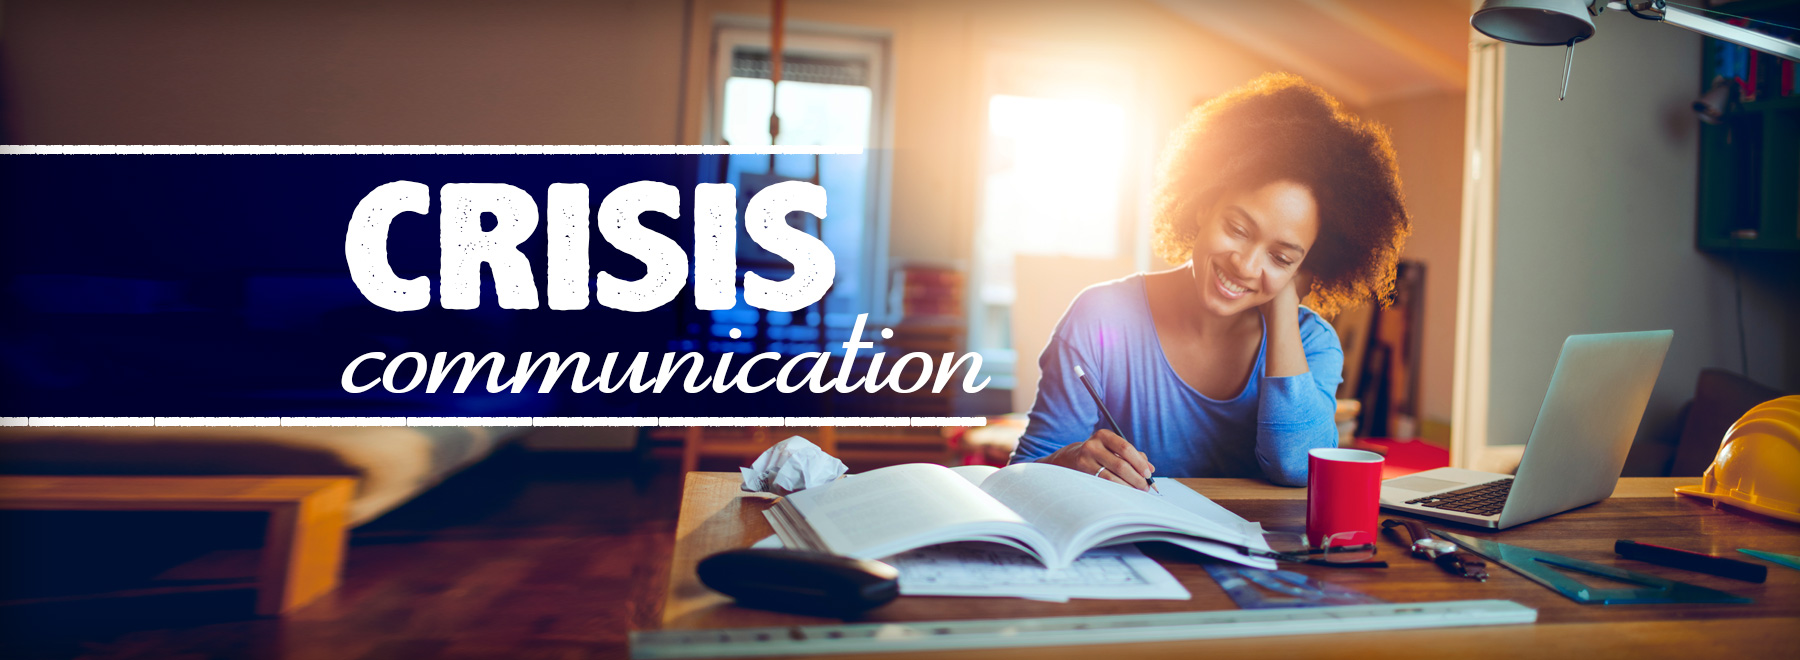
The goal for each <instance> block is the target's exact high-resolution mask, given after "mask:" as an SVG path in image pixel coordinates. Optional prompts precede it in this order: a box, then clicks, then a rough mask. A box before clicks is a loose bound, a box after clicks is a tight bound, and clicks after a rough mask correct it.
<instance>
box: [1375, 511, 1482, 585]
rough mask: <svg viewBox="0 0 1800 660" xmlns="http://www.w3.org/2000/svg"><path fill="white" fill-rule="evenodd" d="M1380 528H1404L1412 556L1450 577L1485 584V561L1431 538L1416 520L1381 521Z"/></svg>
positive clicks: (1429, 533)
mask: <svg viewBox="0 0 1800 660" xmlns="http://www.w3.org/2000/svg"><path fill="white" fill-rule="evenodd" d="M1381 527H1382V529H1393V528H1395V527H1405V528H1406V535H1407V536H1410V537H1412V555H1413V556H1414V557H1418V558H1420V559H1425V560H1429V561H1431V562H1432V563H1435V564H1437V565H1438V566H1441V567H1443V569H1444V570H1446V571H1449V572H1450V574H1451V575H1455V576H1459V577H1466V578H1469V579H1471V580H1477V581H1480V582H1486V581H1487V579H1488V572H1487V562H1486V561H1484V560H1482V558H1481V557H1480V556H1479V555H1476V554H1474V553H1472V552H1464V551H1462V550H1458V549H1456V544H1454V543H1451V542H1449V541H1445V540H1443V539H1439V538H1434V537H1432V536H1431V532H1429V531H1426V530H1425V523H1422V522H1419V521H1417V520H1395V519H1393V518H1389V519H1387V520H1383V521H1381Z"/></svg>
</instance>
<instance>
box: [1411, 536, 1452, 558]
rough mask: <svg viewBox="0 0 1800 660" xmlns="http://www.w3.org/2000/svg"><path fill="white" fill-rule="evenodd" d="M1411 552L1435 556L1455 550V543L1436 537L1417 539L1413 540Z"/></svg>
mask: <svg viewBox="0 0 1800 660" xmlns="http://www.w3.org/2000/svg"><path fill="white" fill-rule="evenodd" d="M1413 552H1414V553H1418V554H1423V555H1427V556H1430V557H1436V556H1438V555H1447V554H1450V553H1452V552H1456V544H1454V543H1451V542H1449V541H1440V540H1438V539H1419V540H1417V541H1413Z"/></svg>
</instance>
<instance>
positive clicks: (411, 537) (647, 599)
mask: <svg viewBox="0 0 1800 660" xmlns="http://www.w3.org/2000/svg"><path fill="white" fill-rule="evenodd" d="M727 467H729V466H727ZM679 496H680V477H679V475H677V474H676V469H675V465H674V463H661V462H657V463H645V464H638V463H634V462H633V461H632V459H630V458H628V457H623V456H609V455H591V454H563V453H558V454H532V453H528V452H523V451H516V450H515V451H507V452H502V453H501V454H499V455H496V456H494V457H493V458H491V459H489V460H487V461H485V462H483V463H481V464H478V465H476V466H474V467H472V468H470V469H469V470H467V471H465V472H463V473H462V474H459V475H457V476H455V477H453V478H451V479H450V480H449V481H447V482H445V483H444V484H443V485H441V486H439V487H438V488H436V489H433V490H432V491H430V492H427V493H426V494H424V495H423V496H421V497H420V498H419V499H417V500H415V501H413V502H411V503H409V504H407V505H405V506H404V507H401V508H400V509H398V510H396V511H394V512H393V513H390V514H388V515H387V516H385V517H383V518H381V519H379V520H377V521H375V522H372V523H370V524H368V525H365V526H363V527H361V528H358V529H356V530H354V531H353V532H352V534H351V540H350V549H349V552H348V554H347V559H346V562H345V570H344V581H343V586H342V587H341V588H339V589H338V591H337V592H336V593H334V594H330V595H327V596H326V597H325V598H324V599H322V600H321V601H320V602H318V603H315V604H313V605H310V606H308V607H306V608H304V609H302V610H300V611H298V612H297V613H295V614H292V615H290V616H288V617H286V618H285V619H260V618H255V617H254V616H253V615H252V614H251V610H252V593H251V592H250V591H247V590H237V591H215V592H205V593H195V594H182V595H160V596H146V597H139V598H113V599H104V600H86V601H76V602H63V603H49V604H33V605H24V606H11V607H3V608H0V657H4V658H9V659H15V658H16V659H24V658H283V659H284V660H310V659H314V658H317V659H320V660H326V659H329V660H355V659H376V658H396V659H413V658H418V659H426V658H495V657H505V658H558V659H561V658H571V659H573V658H590V657H623V656H625V655H626V637H625V635H626V631H628V630H630V629H631V628H632V627H634V625H636V626H638V627H654V626H656V625H657V624H658V622H659V621H660V617H661V613H660V611H657V608H658V606H659V605H658V604H659V603H660V602H661V598H662V594H663V591H664V589H665V585H664V581H665V580H666V578H667V571H668V560H669V554H670V548H671V547H672V544H673V535H674V528H675V515H676V511H677V505H678V501H677V500H678V498H679ZM12 538H17V537H16V536H14V535H13V534H9V533H8V530H5V529H0V539H9V540H8V541H6V542H4V543H6V544H11V541H10V539H12ZM120 551H121V552H127V553H129V552H131V550H130V549H120Z"/></svg>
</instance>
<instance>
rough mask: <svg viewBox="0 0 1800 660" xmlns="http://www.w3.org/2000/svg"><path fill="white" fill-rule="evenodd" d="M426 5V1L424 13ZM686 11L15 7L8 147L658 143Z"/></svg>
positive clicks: (226, 3) (466, 4) (675, 96)
mask: <svg viewBox="0 0 1800 660" xmlns="http://www.w3.org/2000/svg"><path fill="white" fill-rule="evenodd" d="M427 5H428V6H427ZM682 10H683V7H682V4H681V3H679V2H663V1H658V0H636V1H613V2H586V1H581V0H521V1H519V2H508V3H492V2H475V1H468V0H465V1H451V2H432V3H421V2H417V1H416V0H413V1H393V0H388V1H383V2H348V1H319V2H303V1H297V0H289V1H284V2H267V3H263V2H236V1H233V0H203V1H189V2H127V1H102V2H94V1H81V0H74V1H69V0H57V1H55V2H50V1H44V0H11V1H9V2H7V3H6V7H5V11H6V20H5V24H4V26H3V27H4V34H0V66H4V70H3V71H0V80H3V81H4V85H5V86H4V88H3V93H4V99H5V103H6V106H5V111H4V120H5V131H6V132H5V136H4V137H5V138H6V140H7V141H8V142H11V143H14V144H21V143H23V144H667V143H670V142H671V141H673V140H675V139H676V138H677V137H678V134H677V130H676V126H677V121H676V119H677V117H678V116H679V113H678V112H677V111H676V105H677V103H678V100H679V90H680V84H679V82H680V75H681V66H680V65H681V38H682Z"/></svg>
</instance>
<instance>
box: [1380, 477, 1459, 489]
mask: <svg viewBox="0 0 1800 660" xmlns="http://www.w3.org/2000/svg"><path fill="white" fill-rule="evenodd" d="M1381 485H1382V487H1384V488H1399V489H1401V490H1414V491H1418V492H1421V493H1427V492H1431V491H1434V490H1443V489H1445V488H1453V487H1456V486H1461V485H1463V484H1462V482H1460V481H1445V480H1443V479H1432V478H1430V477H1400V478H1398V479H1389V480H1387V481H1383V482H1381Z"/></svg>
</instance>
